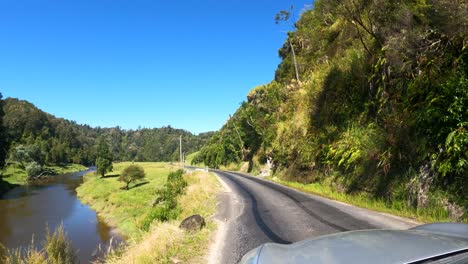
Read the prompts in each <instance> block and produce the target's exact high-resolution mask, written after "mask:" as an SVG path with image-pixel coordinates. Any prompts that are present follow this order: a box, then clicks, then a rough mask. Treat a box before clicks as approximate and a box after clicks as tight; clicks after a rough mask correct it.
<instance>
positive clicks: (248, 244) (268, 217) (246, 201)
mask: <svg viewBox="0 0 468 264" xmlns="http://www.w3.org/2000/svg"><path fill="white" fill-rule="evenodd" d="M212 172H214V173H216V175H217V176H218V177H219V178H220V180H221V182H222V183H223V185H224V188H225V190H226V191H225V192H224V193H222V194H221V195H220V196H219V199H220V203H219V205H218V214H217V216H216V218H217V219H218V220H220V221H221V226H222V227H221V230H220V232H222V233H223V234H222V235H218V239H217V240H222V241H218V242H220V243H221V245H220V246H218V250H219V251H220V252H218V253H217V255H216V261H217V263H226V264H229V263H238V262H239V260H240V259H241V258H242V256H243V255H244V254H245V253H247V252H248V251H249V250H251V249H253V248H255V247H257V246H259V245H260V244H263V243H266V242H275V243H283V244H289V243H294V242H297V241H300V240H304V239H307V238H311V237H317V236H321V235H326V234H332V233H336V232H343V231H350V230H361V229H375V228H385V229H407V228H409V227H412V226H415V225H417V224H418V223H416V222H412V221H409V220H405V219H402V218H399V217H395V216H391V215H387V214H382V213H377V212H374V211H370V210H367V209H362V208H358V207H355V206H351V205H347V204H344V203H341V202H336V201H332V200H329V199H325V198H321V197H318V196H314V195H310V194H305V193H301V192H299V191H296V190H294V189H291V188H288V187H285V186H281V185H278V184H276V183H273V182H270V181H267V180H263V179H260V178H257V177H251V176H247V175H244V174H241V173H236V172H224V171H218V170H212Z"/></svg>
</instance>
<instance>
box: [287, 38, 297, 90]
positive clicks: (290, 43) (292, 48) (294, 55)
mask: <svg viewBox="0 0 468 264" xmlns="http://www.w3.org/2000/svg"><path fill="white" fill-rule="evenodd" d="M288 42H289V46H291V51H292V55H293V62H294V70H295V72H296V81H297V82H298V83H299V70H298V68H297V61H296V52H295V51H294V46H293V44H292V42H291V41H290V40H288Z"/></svg>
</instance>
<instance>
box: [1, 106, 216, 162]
mask: <svg viewBox="0 0 468 264" xmlns="http://www.w3.org/2000/svg"><path fill="white" fill-rule="evenodd" d="M1 103H2V106H3V111H4V112H5V115H4V117H3V124H4V126H5V130H6V135H5V136H6V140H7V142H8V143H9V146H10V149H11V148H13V147H15V146H17V145H20V144H21V145H25V146H34V147H36V148H39V149H40V150H41V151H42V153H44V154H45V159H46V162H47V163H49V164H59V163H69V162H73V163H79V164H84V165H91V164H94V162H95V160H96V149H95V145H96V142H97V139H98V138H100V137H103V138H105V140H106V141H107V142H108V144H109V146H110V149H111V151H112V154H113V158H114V160H116V161H124V160H126V161H129V160H135V161H175V160H178V158H179V150H178V148H179V136H182V140H183V150H184V152H185V153H187V154H190V153H192V152H196V151H198V150H199V149H200V148H201V147H202V146H203V145H204V144H206V143H207V141H208V140H209V139H210V137H211V136H212V134H213V132H207V133H201V134H199V135H194V134H192V133H190V132H188V131H186V130H183V129H175V128H172V127H170V126H168V127H162V128H153V129H148V128H144V129H137V130H124V129H121V128H120V127H113V128H100V127H97V128H93V127H90V126H88V125H79V124H77V123H76V122H74V121H69V120H66V119H63V118H57V117H55V116H53V115H51V114H48V113H46V112H44V111H42V110H40V109H38V108H37V107H36V106H34V105H33V104H32V103H30V102H27V101H24V100H19V99H16V98H7V99H5V100H2V102H1Z"/></svg>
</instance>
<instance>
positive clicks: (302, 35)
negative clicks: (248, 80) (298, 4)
mask: <svg viewBox="0 0 468 264" xmlns="http://www.w3.org/2000/svg"><path fill="white" fill-rule="evenodd" d="M277 19H278V21H279V22H282V21H281V20H283V21H285V22H287V21H288V20H289V19H290V17H289V13H288V12H287V11H284V12H281V13H279V15H278V17H277ZM467 37H468V4H467V2H466V1H463V0H394V1H386V0H372V1H365V0H317V1H315V4H314V7H313V9H312V10H308V11H306V12H304V13H303V14H302V15H301V17H300V19H299V20H298V21H297V22H296V23H295V28H294V30H292V31H291V32H289V33H288V39H287V41H286V42H285V43H284V45H283V46H282V47H281V48H280V49H279V55H280V57H281V59H282V62H281V64H280V65H279V66H278V68H277V70H276V73H275V80H273V81H272V82H271V83H269V84H266V85H262V86H260V87H256V88H254V89H253V90H252V91H251V92H250V93H249V94H248V96H247V101H246V102H244V103H242V105H241V106H240V108H239V109H238V110H237V111H236V113H235V114H234V115H233V116H232V118H230V120H228V121H227V123H226V124H225V125H224V126H223V128H222V129H221V130H220V131H219V132H217V133H216V134H215V135H214V136H213V138H212V139H211V141H210V142H209V144H208V145H206V146H205V147H204V148H203V149H202V151H201V152H200V154H199V155H198V156H197V157H196V158H195V160H194V162H200V161H204V162H205V163H206V164H207V165H209V166H211V167H219V166H221V165H229V164H231V163H239V162H241V161H248V162H249V163H250V170H252V169H254V170H256V169H257V168H258V166H259V165H261V164H263V163H265V162H266V160H267V158H271V159H272V163H273V169H274V171H275V172H276V173H277V175H280V176H282V177H283V178H286V179H290V180H296V181H301V182H328V183H330V184H331V185H332V186H334V187H336V189H337V190H341V191H346V192H366V193H370V194H372V195H374V196H375V197H381V198H383V199H385V200H392V199H402V200H406V201H407V202H408V204H412V205H414V206H417V207H425V206H430V204H431V203H437V202H440V203H445V204H447V203H449V202H450V203H452V202H453V203H457V204H459V205H462V206H464V208H465V209H464V211H465V214H466V211H467V210H466V209H467V202H466V201H467V197H468V61H467V59H468V47H467V44H468V38H467ZM294 54H295V57H296V61H297V76H296V72H295V65H294ZM257 170H258V169H257Z"/></svg>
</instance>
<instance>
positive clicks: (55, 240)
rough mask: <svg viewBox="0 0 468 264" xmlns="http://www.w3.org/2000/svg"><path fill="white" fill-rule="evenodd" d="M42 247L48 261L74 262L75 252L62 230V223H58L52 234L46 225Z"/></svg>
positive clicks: (69, 263) (70, 263) (55, 263)
mask: <svg viewBox="0 0 468 264" xmlns="http://www.w3.org/2000/svg"><path fill="white" fill-rule="evenodd" d="M44 249H45V251H46V252H47V256H48V259H49V263H52V264H73V263H75V262H76V258H77V257H76V252H75V251H74V250H73V248H72V246H71V241H70V240H69V239H68V238H67V234H66V233H65V231H64V230H63V225H60V226H59V227H58V228H57V229H56V230H55V232H54V233H53V234H51V233H50V230H49V228H48V227H47V230H46V240H45V243H44Z"/></svg>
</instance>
